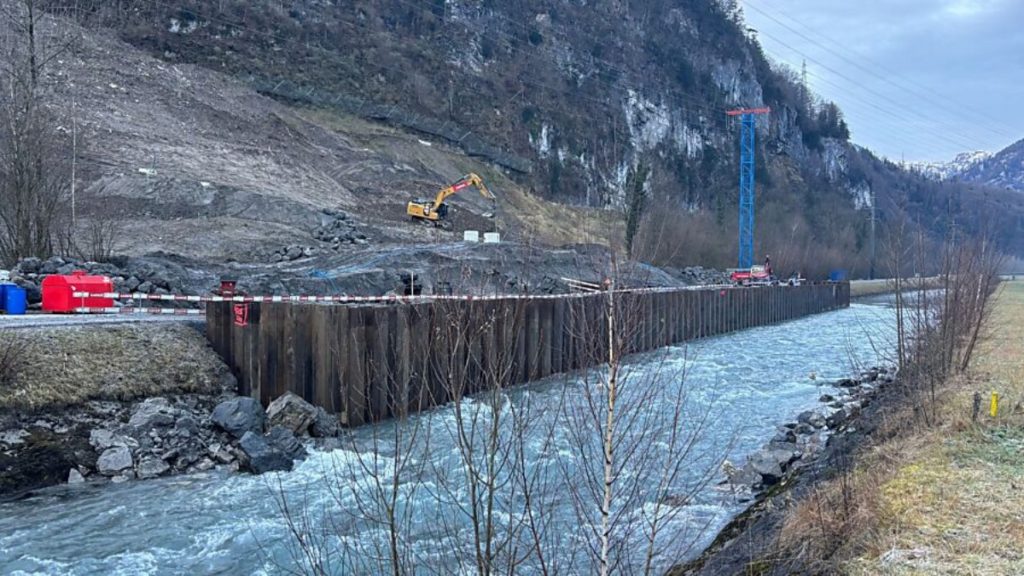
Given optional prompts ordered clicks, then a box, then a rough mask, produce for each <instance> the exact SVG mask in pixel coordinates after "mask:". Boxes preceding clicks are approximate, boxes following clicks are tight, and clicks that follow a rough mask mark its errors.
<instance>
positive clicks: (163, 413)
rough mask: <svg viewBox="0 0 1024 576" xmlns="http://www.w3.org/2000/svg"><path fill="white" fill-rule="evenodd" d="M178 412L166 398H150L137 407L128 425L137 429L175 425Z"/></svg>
mask: <svg viewBox="0 0 1024 576" xmlns="http://www.w3.org/2000/svg"><path fill="white" fill-rule="evenodd" d="M177 413H178V410H176V409H175V408H173V407H172V406H171V403H170V402H168V401H167V399H166V398H150V399H148V400H146V401H145V402H142V403H140V404H139V405H137V406H136V407H135V410H134V411H133V412H132V417H131V419H130V420H128V425H129V426H131V427H132V428H135V429H136V430H148V429H150V428H155V427H157V426H173V425H174V419H175V417H176V416H177Z"/></svg>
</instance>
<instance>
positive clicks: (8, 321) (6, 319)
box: [0, 314, 206, 330]
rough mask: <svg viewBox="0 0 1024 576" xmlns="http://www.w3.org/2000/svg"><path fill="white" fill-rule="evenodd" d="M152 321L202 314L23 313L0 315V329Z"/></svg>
mask: <svg viewBox="0 0 1024 576" xmlns="http://www.w3.org/2000/svg"><path fill="white" fill-rule="evenodd" d="M144 322H145V323H154V322H189V323H194V324H202V323H204V322H206V318H205V317H204V316H155V315H152V314H95V315H82V314H79V315H63V314H25V315H24V316H7V315H0V330H20V329H25V328H55V327H62V326H107V325H115V324H139V323H144Z"/></svg>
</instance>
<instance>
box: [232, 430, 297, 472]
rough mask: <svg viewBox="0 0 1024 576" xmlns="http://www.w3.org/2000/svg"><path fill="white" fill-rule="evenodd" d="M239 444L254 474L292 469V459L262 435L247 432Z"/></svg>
mask: <svg viewBox="0 0 1024 576" xmlns="http://www.w3.org/2000/svg"><path fill="white" fill-rule="evenodd" d="M238 444H239V446H241V448H242V450H243V451H244V452H245V455H246V459H247V460H248V464H249V470H250V471H252V472H253V473H254V474H263V473H264V472H273V471H279V470H280V471H289V470H291V469H292V459H291V458H289V457H287V456H285V455H284V454H283V453H282V452H281V451H280V450H278V449H276V448H274V447H273V446H271V445H270V444H268V443H267V441H266V439H264V438H263V436H262V435H260V434H255V433H253V432H252V431H249V432H246V433H245V435H244V436H242V439H241V440H240V441H239V443H238Z"/></svg>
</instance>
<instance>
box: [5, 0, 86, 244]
mask: <svg viewBox="0 0 1024 576" xmlns="http://www.w3.org/2000/svg"><path fill="white" fill-rule="evenodd" d="M46 8H47V5H46V4H45V3H44V2H42V1H41V0H20V1H18V2H13V1H8V2H5V3H3V4H2V5H0V53H2V60H0V258H2V259H3V260H4V261H5V263H7V264H11V263H13V262H14V261H16V260H18V259H20V258H23V257H26V256H43V257H46V256H49V255H51V254H52V253H53V252H54V251H55V249H56V248H57V246H58V245H59V237H60V236H61V230H60V229H61V228H66V227H67V226H68V221H67V214H66V210H67V203H68V198H69V193H70V186H71V164H72V152H71V151H70V149H69V147H70V142H69V137H68V135H67V134H65V133H64V131H63V130H62V129H61V128H60V126H59V118H58V115H57V113H56V112H55V111H54V108H53V106H52V102H51V100H52V85H51V83H50V82H49V81H48V76H47V73H48V71H49V68H50V66H51V65H52V63H53V62H54V61H55V60H56V59H57V58H58V57H59V56H60V55H61V54H64V53H65V52H66V51H67V50H68V49H69V48H70V46H71V41H72V38H71V36H70V34H69V33H68V32H67V31H66V30H63V29H62V28H61V27H60V26H59V25H58V24H57V23H56V22H54V21H53V19H52V17H51V16H50V15H49V14H48V13H47V12H46V10H45V9H46Z"/></svg>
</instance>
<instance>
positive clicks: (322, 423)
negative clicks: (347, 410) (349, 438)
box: [310, 406, 340, 438]
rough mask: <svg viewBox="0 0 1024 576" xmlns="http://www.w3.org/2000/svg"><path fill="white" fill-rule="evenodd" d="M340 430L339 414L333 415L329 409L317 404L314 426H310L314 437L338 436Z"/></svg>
mask: <svg viewBox="0 0 1024 576" xmlns="http://www.w3.org/2000/svg"><path fill="white" fill-rule="evenodd" d="M339 431H340V426H339V425H338V418H337V416H333V415H332V414H330V413H328V412H327V410H324V409H323V408H321V407H319V406H317V407H316V413H315V414H314V416H313V426H312V427H310V432H312V433H313V437H314V438H331V437H334V436H337V435H338V432H339Z"/></svg>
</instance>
